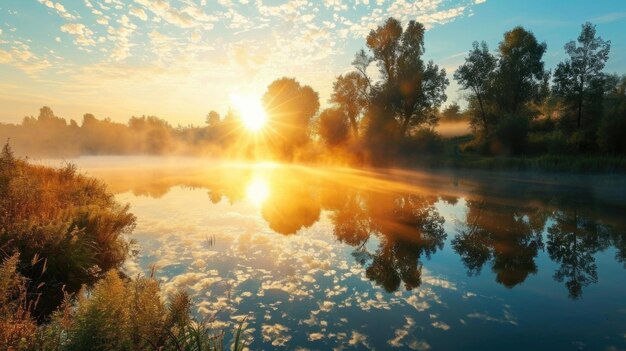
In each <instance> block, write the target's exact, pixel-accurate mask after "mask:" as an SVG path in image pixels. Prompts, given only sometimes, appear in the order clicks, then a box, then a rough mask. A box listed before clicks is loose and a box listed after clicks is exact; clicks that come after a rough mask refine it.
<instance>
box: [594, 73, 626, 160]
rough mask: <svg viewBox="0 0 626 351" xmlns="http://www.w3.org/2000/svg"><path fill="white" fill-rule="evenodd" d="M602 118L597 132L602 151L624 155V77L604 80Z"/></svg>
mask: <svg viewBox="0 0 626 351" xmlns="http://www.w3.org/2000/svg"><path fill="white" fill-rule="evenodd" d="M606 83H607V84H606V86H607V92H606V97H605V99H604V102H605V106H604V111H603V112H604V117H603V118H602V122H601V124H600V128H599V130H598V144H599V146H600V148H601V149H602V150H603V151H606V152H614V153H621V154H626V138H624V135H626V75H624V76H621V77H620V76H617V75H610V76H607V78H606Z"/></svg>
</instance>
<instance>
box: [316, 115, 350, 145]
mask: <svg viewBox="0 0 626 351" xmlns="http://www.w3.org/2000/svg"><path fill="white" fill-rule="evenodd" d="M317 129H318V130H317V132H318V134H319V136H320V137H321V138H322V140H324V142H325V143H326V145H328V146H337V145H340V144H342V143H344V142H345V141H346V140H347V139H348V135H349V127H348V121H347V117H346V115H345V113H344V111H342V110H340V109H326V110H324V111H322V113H320V116H319V120H318V126H317Z"/></svg>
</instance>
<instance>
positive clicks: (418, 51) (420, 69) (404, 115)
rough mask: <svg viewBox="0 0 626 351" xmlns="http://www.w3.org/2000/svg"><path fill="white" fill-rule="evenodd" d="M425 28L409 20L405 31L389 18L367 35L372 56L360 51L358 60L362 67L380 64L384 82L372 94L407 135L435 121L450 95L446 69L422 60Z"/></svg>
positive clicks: (399, 131) (377, 85) (400, 130)
mask: <svg viewBox="0 0 626 351" xmlns="http://www.w3.org/2000/svg"><path fill="white" fill-rule="evenodd" d="M424 31H425V29H424V26H423V25H422V24H421V23H419V22H416V21H410V22H409V23H408V25H407V27H406V28H405V29H404V30H403V28H402V26H401V25H400V22H399V21H398V20H396V19H394V18H389V19H388V20H387V21H386V22H385V24H383V25H382V26H379V27H378V28H377V29H375V30H372V31H371V32H370V33H369V35H368V36H367V46H368V48H369V49H370V51H371V53H372V56H371V57H369V56H367V55H366V54H364V53H359V54H357V58H356V59H355V62H356V63H357V64H358V65H360V66H361V67H367V65H366V64H369V62H376V63H377V65H378V67H379V70H380V73H381V76H382V81H381V82H379V83H378V84H376V86H374V87H373V90H374V91H373V93H374V94H375V95H377V96H378V97H377V98H376V100H377V101H378V102H382V103H384V104H385V105H386V106H385V107H383V108H382V109H383V110H388V111H390V112H391V116H392V117H393V118H394V119H395V120H396V121H397V122H398V134H399V136H406V135H407V133H408V132H409V130H410V127H413V126H421V125H423V124H430V125H433V124H435V123H436V120H437V116H436V113H435V111H436V109H437V108H438V107H439V106H441V104H442V103H443V102H444V101H445V100H446V98H447V96H446V94H445V89H446V87H447V86H448V84H449V81H448V79H447V78H446V73H445V70H443V69H441V70H440V69H439V67H438V66H437V65H435V64H434V63H433V62H432V61H429V62H428V63H427V64H424V62H423V60H422V55H423V54H424V51H425V50H424ZM359 71H360V72H361V71H362V69H359ZM363 71H364V70H363ZM371 100H372V99H371Z"/></svg>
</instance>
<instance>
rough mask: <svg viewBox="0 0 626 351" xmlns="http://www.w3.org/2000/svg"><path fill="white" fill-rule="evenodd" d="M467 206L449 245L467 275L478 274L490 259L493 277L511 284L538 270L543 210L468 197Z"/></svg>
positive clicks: (541, 243)
mask: <svg viewBox="0 0 626 351" xmlns="http://www.w3.org/2000/svg"><path fill="white" fill-rule="evenodd" d="M467 207H468V213H467V219H466V223H465V228H464V229H462V230H461V231H460V233H459V235H457V236H456V237H455V238H454V239H453V240H452V247H453V248H454V250H455V251H456V252H457V253H458V254H459V255H460V256H461V260H462V261H463V263H464V264H465V266H466V267H467V269H468V274H469V275H473V274H479V273H480V271H481V270H482V267H483V266H484V265H485V263H487V261H489V260H492V267H491V268H492V270H493V272H494V273H496V281H497V282H498V283H500V284H502V285H504V286H506V287H507V288H512V287H514V286H515V285H517V284H520V283H522V282H523V281H525V280H526V278H527V277H528V275H529V274H534V273H536V272H537V265H536V263H535V257H537V253H538V251H539V250H540V249H542V248H543V242H542V238H541V233H542V231H543V227H544V225H545V221H546V218H547V217H546V215H545V213H541V212H540V211H538V210H536V209H531V208H520V207H515V206H511V205H507V204H498V203H494V202H487V201H483V200H478V201H468V203H467Z"/></svg>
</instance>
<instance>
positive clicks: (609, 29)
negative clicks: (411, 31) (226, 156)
mask: <svg viewBox="0 0 626 351" xmlns="http://www.w3.org/2000/svg"><path fill="white" fill-rule="evenodd" d="M389 16H394V17H396V18H399V19H400V20H401V21H402V22H403V23H406V21H408V20H411V19H417V20H419V21H421V22H423V23H424V24H425V25H426V26H427V28H428V32H427V34H426V58H427V59H433V60H434V61H435V62H436V63H438V64H439V65H440V66H441V67H444V68H446V70H447V72H448V74H449V75H450V78H451V76H452V73H453V71H454V70H455V69H456V67H458V65H459V64H460V63H462V61H463V57H464V55H465V53H466V52H467V50H468V49H469V48H470V47H471V43H472V41H474V40H485V41H486V42H487V43H488V44H489V45H490V47H491V48H492V49H495V48H496V47H497V44H498V42H499V41H500V40H501V38H502V34H503V33H504V32H505V31H506V30H509V29H511V28H513V27H514V26H516V25H523V26H525V27H526V28H527V29H529V30H531V31H533V32H534V33H535V35H536V36H537V37H538V39H539V40H541V41H545V42H546V43H547V45H548V52H547V54H546V57H545V61H546V66H547V68H553V67H554V66H555V65H556V64H557V63H558V62H559V61H561V60H562V59H563V58H564V57H565V56H564V51H563V45H564V44H565V43H566V42H567V41H569V40H572V39H575V38H576V37H577V35H578V33H579V31H580V25H581V24H582V23H584V22H585V21H591V22H593V23H595V24H597V29H598V34H599V35H600V36H602V37H603V38H604V39H607V40H611V42H612V50H611V58H610V60H609V62H608V64H607V68H606V70H607V71H608V72H621V73H626V34H624V33H626V1H624V0H601V1H591V0H587V1H584V0H567V1H566V0H527V1H504V0H418V1H407V0H405V1H402V0H369V1H368V0H352V1H341V0H324V1H312V0H280V1H278V0H274V1H270V0H219V1H209V0H171V1H167V0H132V1H131V0H129V1H121V0H4V1H2V2H0V106H2V108H1V109H0V122H18V121H19V120H21V118H22V117H24V116H25V115H36V114H37V110H38V108H39V107H41V106H43V105H49V106H51V107H52V108H53V110H54V111H55V112H56V113H57V115H60V116H62V117H66V118H73V119H76V120H79V121H80V120H81V118H82V115H83V114H84V113H86V112H90V113H94V114H95V115H96V116H97V117H100V118H104V117H110V118H111V119H113V120H117V121H125V120H126V119H128V118H129V117H130V116H132V115H142V114H150V115H157V116H160V117H162V118H166V119H167V120H169V121H170V122H172V123H173V124H175V125H176V124H189V123H193V124H201V123H203V121H204V116H205V115H206V113H207V112H208V111H209V110H211V109H215V110H218V111H220V112H223V111H225V110H226V109H227V108H228V105H229V97H230V96H231V95H233V94H240V95H241V94H248V95H261V94H262V93H263V91H264V89H265V87H266V86H267V84H268V83H269V82H271V81H272V80H273V79H275V78H278V77H281V76H291V77H296V78H297V79H298V80H300V81H301V82H302V83H305V84H309V85H311V86H312V87H313V88H314V89H315V90H317V91H318V92H319V93H320V98H321V101H322V104H326V101H327V99H328V96H329V92H330V89H331V87H332V81H333V80H334V77H335V76H336V75H338V74H341V73H344V72H346V71H348V70H349V69H350V62H351V60H352V57H353V55H354V53H355V52H356V51H357V50H358V49H360V48H361V47H363V46H364V38H365V36H366V35H367V33H368V31H369V30H370V29H371V28H374V27H375V26H376V25H378V24H380V23H382V22H383V21H384V20H385V19H386V18H387V17H389ZM451 82H452V84H451V85H450V88H449V89H448V95H449V101H448V102H452V101H457V100H461V99H462V93H461V92H459V91H458V87H457V85H456V84H454V82H453V80H452V79H451Z"/></svg>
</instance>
